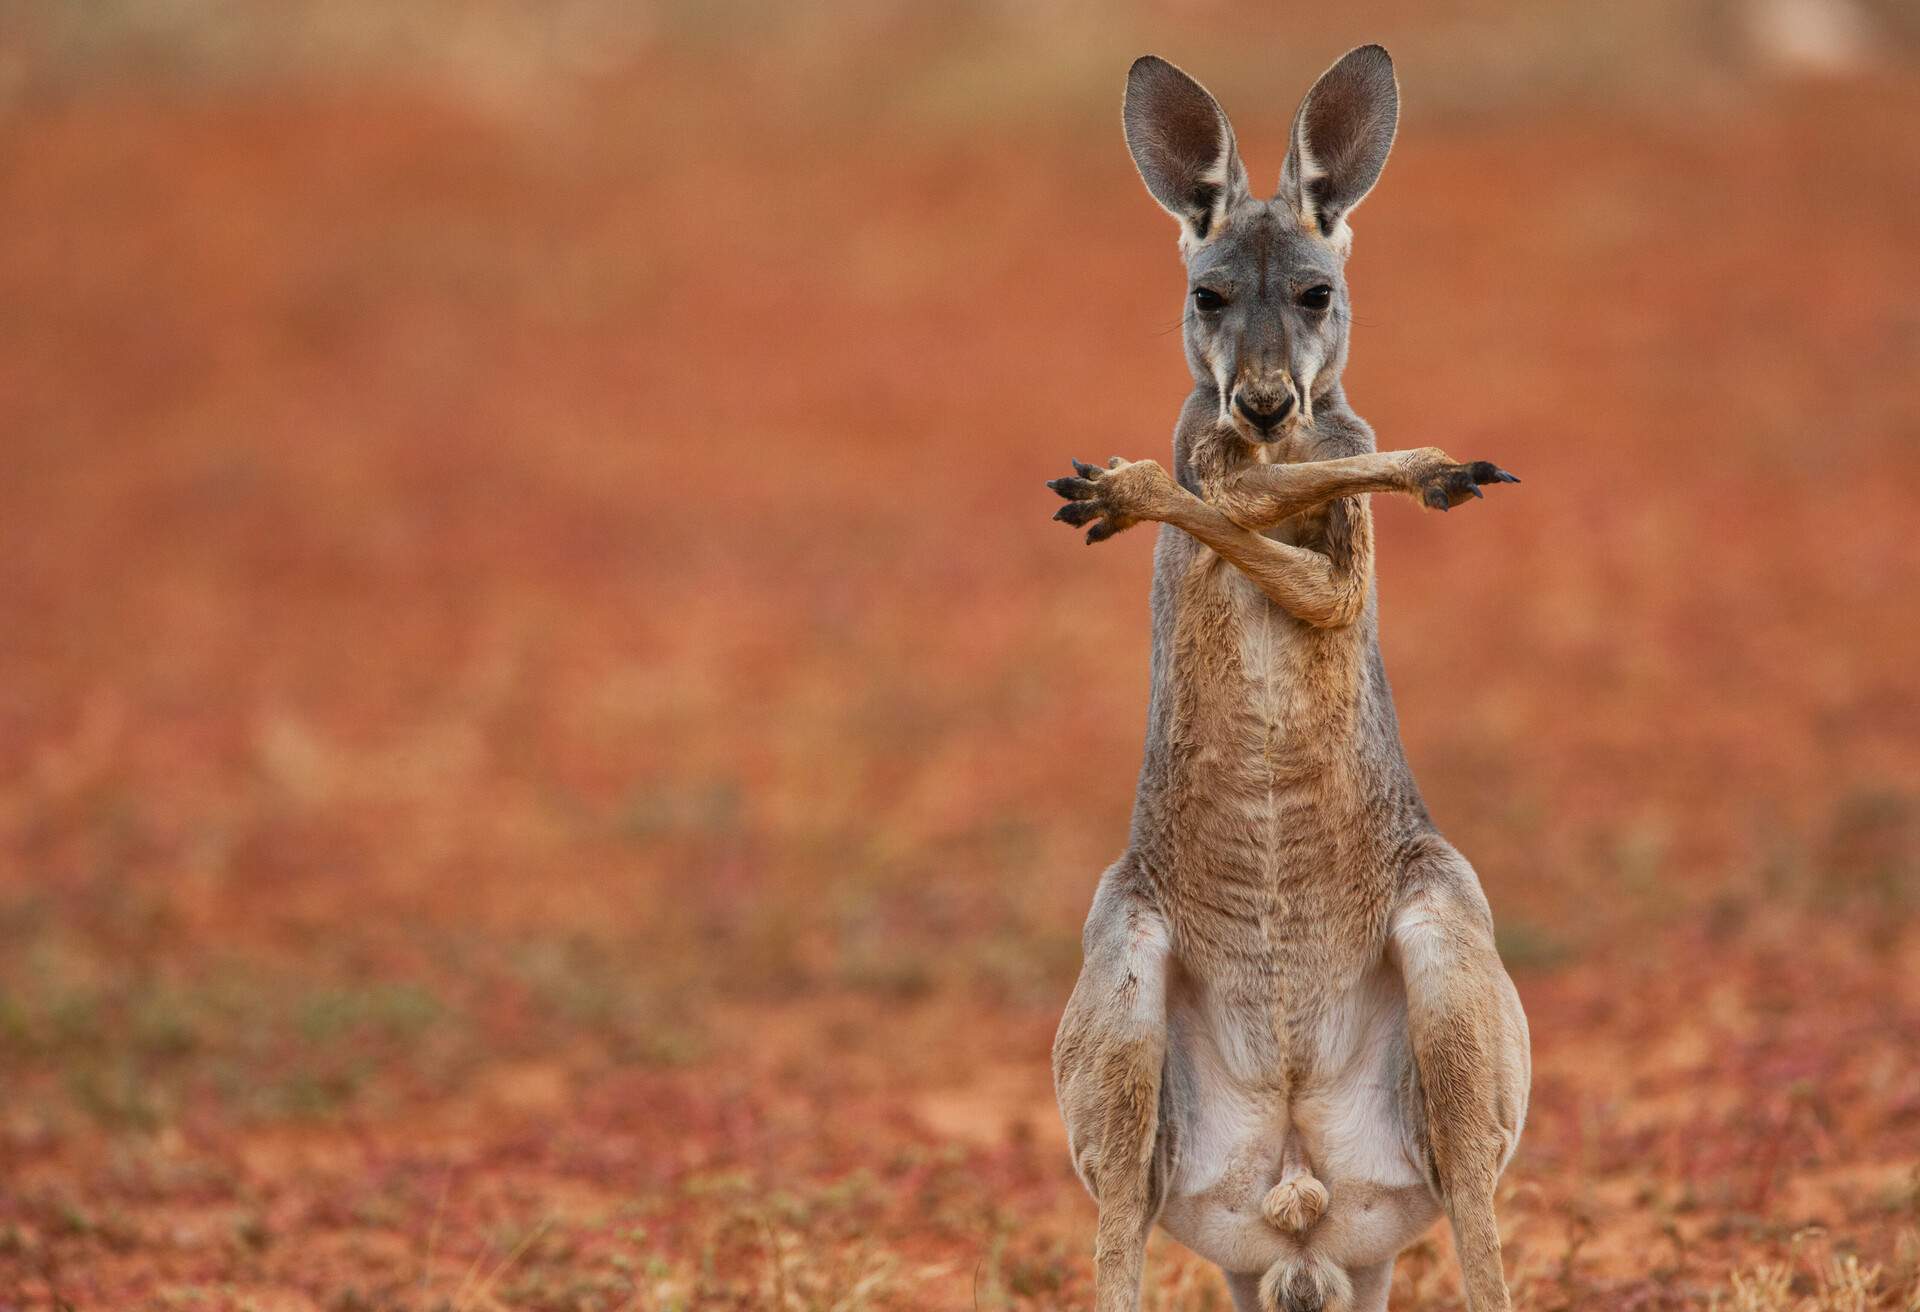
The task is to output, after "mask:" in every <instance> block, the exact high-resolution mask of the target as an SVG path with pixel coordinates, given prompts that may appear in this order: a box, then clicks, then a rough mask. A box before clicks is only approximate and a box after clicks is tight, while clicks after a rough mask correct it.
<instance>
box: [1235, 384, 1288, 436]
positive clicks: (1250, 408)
mask: <svg viewBox="0 0 1920 1312" xmlns="http://www.w3.org/2000/svg"><path fill="white" fill-rule="evenodd" d="M1233 404H1234V406H1235V407H1236V408H1237V409H1238V410H1239V411H1240V413H1241V414H1243V415H1245V416H1246V417H1247V421H1248V422H1249V423H1251V424H1252V425H1253V426H1254V427H1255V428H1257V429H1259V430H1260V431H1261V432H1263V433H1271V432H1272V431H1273V430H1274V427H1275V425H1277V424H1278V423H1279V422H1280V421H1281V420H1283V419H1285V418H1286V417H1287V416H1288V415H1290V414H1292V413H1293V393H1291V392H1282V393H1281V394H1280V396H1279V397H1278V399H1276V400H1272V401H1268V400H1265V399H1264V398H1262V400H1261V401H1259V402H1258V403H1255V402H1253V401H1252V400H1250V399H1249V398H1248V396H1247V394H1246V393H1245V392H1235V393H1234V394H1233ZM1261 405H1270V406H1272V407H1273V408H1272V409H1271V410H1262V409H1260V408H1259V407H1260V406H1261Z"/></svg>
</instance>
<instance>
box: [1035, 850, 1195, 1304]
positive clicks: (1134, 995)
mask: <svg viewBox="0 0 1920 1312" xmlns="http://www.w3.org/2000/svg"><path fill="white" fill-rule="evenodd" d="M1125 872H1126V867H1125V866H1124V865H1121V866H1115V867H1114V868H1113V869H1112V870H1110V871H1108V872H1107V876H1106V878H1104V879H1103V880H1102V881H1101V886H1100V892H1099V893H1098V894H1097V895H1096V896H1095V898H1094V902H1093V911H1092V914H1091V915H1089V916H1088V918H1087V928H1086V933H1085V935H1084V936H1083V945H1084V948H1085V962H1084V964H1083V965H1082V967H1081V970H1080V979H1079V982H1078V983H1077V984H1075V985H1074V990H1073V997H1072V998H1071V999H1070V1000H1069V1001H1068V1003H1067V1011H1066V1015H1064V1016H1063V1017H1062V1018H1061V1020H1060V1030H1059V1033H1058V1034H1057V1035H1056V1036H1055V1037H1054V1041H1053V1084H1054V1093H1055V1096H1056V1097H1057V1098H1058V1099H1059V1102H1060V1114H1061V1116H1062V1118H1063V1119H1064V1120H1065V1121H1066V1124H1067V1141H1068V1144H1069V1146H1070V1148H1071V1150H1072V1153H1073V1166H1074V1170H1075V1171H1076V1172H1077V1173H1078V1174H1079V1176H1080V1179H1081V1182H1082V1183H1083V1184H1085V1185H1086V1187H1087V1191H1088V1192H1089V1193H1091V1194H1092V1195H1093V1199H1094V1202H1095V1203H1097V1204H1098V1205H1099V1209H1100V1220H1099V1224H1098V1228H1097V1230H1096V1232H1095V1236H1094V1290H1095V1302H1094V1305H1095V1308H1096V1309H1097V1312H1133V1310H1134V1309H1135V1308H1137V1307H1138V1305H1139V1298H1140V1279H1141V1274H1142V1268H1143V1266H1144V1263H1145V1258H1146V1245H1147V1232H1148V1230H1149V1229H1150V1228H1151V1227H1152V1225H1153V1222H1154V1219H1155V1217H1156V1216H1157V1215H1158V1213H1159V1211H1160V1205H1161V1203H1162V1202H1164V1201H1165V1199H1166V1192H1167V1188H1166V1186H1167V1177H1168V1175H1169V1173H1170V1166H1171V1163H1170V1159H1171V1155H1172V1141H1171V1137H1170V1135H1171V1131H1170V1129H1169V1127H1168V1126H1167V1125H1166V1124H1165V1121H1166V1119H1167V1118H1166V1117H1165V1116H1164V1115H1163V1106H1162V1102H1163V1098H1164V1096H1165V1089H1164V1083H1163V1081H1162V1078H1161V1075H1162V1069H1163V1067H1164V1065H1165V1063H1166V1052H1167V971H1168V963H1169V959H1170V956H1171V948H1170V937H1169V934H1168V929H1167V924H1166V921H1165V919H1164V918H1162V917H1161V915H1160V913H1159V912H1158V910H1156V909H1155V908H1154V907H1153V906H1152V904H1151V903H1150V902H1148V901H1146V900H1145V899H1144V898H1143V897H1141V896H1140V895H1139V894H1138V893H1137V892H1134V891H1130V890H1128V889H1126V888H1124V887H1122V886H1121V884H1120V880H1121V879H1122V878H1124V875H1125Z"/></svg>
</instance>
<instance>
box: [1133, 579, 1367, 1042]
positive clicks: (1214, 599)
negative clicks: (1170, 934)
mask: <svg viewBox="0 0 1920 1312" xmlns="http://www.w3.org/2000/svg"><path fill="white" fill-rule="evenodd" d="M1180 585H1181V592H1180V594H1179V596H1178V598H1177V601H1178V606H1179V609H1178V612H1177V614H1176V615H1175V616H1174V617H1173V620H1174V622H1173V626H1172V641H1173V650H1172V651H1171V652H1170V653H1169V654H1170V656H1171V657H1172V660H1171V663H1170V665H1169V667H1168V669H1167V671H1166V680H1167V682H1166V685H1165V686H1164V688H1163V693H1164V694H1165V697H1166V709H1165V722H1164V724H1163V725H1162V726H1160V727H1161V729H1162V731H1163V733H1164V738H1165V741H1164V742H1163V743H1162V744H1161V745H1160V751H1161V759H1162V762H1163V768H1162V770H1161V771H1160V772H1159V773H1160V775H1161V789H1162V794H1163V795H1162V796H1161V797H1160V798H1159V799H1158V801H1159V803H1160V805H1159V806H1158V807H1157V808H1156V812H1157V814H1158V816H1159V817H1160V819H1161V826H1160V827H1161V829H1162V833H1161V834H1160V835H1159V837H1160V839H1161V842H1160V843H1159V844H1158V846H1159V848H1160V852H1161V857H1160V859H1159V860H1157V861H1155V862H1154V865H1155V866H1156V867H1157V869H1158V871H1159V876H1160V880H1161V883H1162V890H1161V891H1162V896H1163V900H1164V904H1165V907H1166V910H1167V912H1168V914H1169V917H1170V920H1171V921H1172V923H1173V925H1174V929H1175V936H1176V939H1177V940H1178V941H1179V943H1180V945H1181V948H1180V951H1181V956H1182V957H1183V959H1184V960H1185V962H1186V964H1187V967H1188V968H1189V969H1190V970H1192V971H1194V972H1195V973H1196V974H1197V975H1199V976H1201V977H1203V978H1205V979H1206V980H1207V981H1208V983H1209V985H1210V986H1211V987H1212V988H1214V989H1216V990H1218V993H1219V997H1220V1000H1221V1002H1222V1003H1223V1005H1224V1006H1226V1008H1227V1009H1228V1010H1229V1011H1230V1012H1237V1013H1240V1014H1244V1015H1246V1016H1247V1017H1248V1018H1249V1019H1251V1018H1253V1017H1256V1016H1257V1017H1260V1018H1262V1020H1261V1022H1260V1023H1259V1026H1258V1028H1259V1029H1261V1030H1262V1031H1269V1025H1271V1030H1270V1031H1269V1033H1270V1034H1271V1037H1270V1038H1268V1037H1266V1035H1262V1036H1261V1038H1260V1039H1258V1040H1257V1041H1256V1042H1257V1043H1258V1046H1260V1047H1262V1048H1264V1049H1266V1056H1267V1057H1268V1058H1269V1059H1270V1060H1272V1061H1273V1062H1274V1063H1275V1064H1276V1065H1285V1064H1287V1062H1286V1059H1285V1055H1284V1054H1285V1053H1286V1052H1287V1051H1288V1050H1289V1049H1292V1050H1294V1051H1295V1052H1296V1053H1297V1052H1298V1050H1299V1048H1300V1045H1299V1044H1298V1043H1297V1042H1289V1031H1297V1030H1301V1029H1303V1028H1306V1027H1310V1026H1312V1025H1313V1024H1315V1023H1316V1021H1317V1018H1318V1016H1319V1015H1320V1014H1321V1013H1322V1012H1324V1011H1325V1009H1326V1007H1327V1005H1329V1000H1330V999H1331V998H1333V997H1334V996H1335V995H1337V994H1338V993H1339V992H1340V991H1341V990H1342V989H1344V988H1345V987H1346V986H1347V984H1348V982H1349V981H1350V980H1351V979H1353V978H1354V976H1355V975H1356V974H1357V972H1359V971H1360V970H1361V969H1363V968H1364V967H1365V965H1366V962H1367V960H1368V958H1369V954H1368V952H1367V950H1366V949H1365V948H1364V947H1363V946H1358V945H1364V944H1366V943H1369V942H1371V941H1373V940H1374V939H1375V938H1377V934H1376V932H1375V931H1376V929H1377V928H1378V925H1379V923H1380V922H1381V921H1382V916H1383V913H1382V910H1381V908H1383V907H1384V905H1385V890H1384V888H1383V887H1381V884H1382V881H1383V878H1384V871H1383V870H1382V868H1381V863H1380V862H1378V861H1377V860H1375V859H1374V854H1373V852H1372V850H1371V849H1372V847H1373V842H1372V832H1373V830H1374V829H1376V828H1377V826H1374V825H1370V824H1369V823H1368V816H1367V814H1366V811H1367V806H1366V801H1365V799H1366V797H1367V795H1368V791H1369V790H1368V788H1367V786H1366V777H1367V776H1366V770H1365V754H1364V751H1363V750H1362V748H1363V744H1362V743H1361V742H1360V741H1359V737H1360V735H1359V732H1358V730H1359V726H1360V724H1361V692H1362V687H1361V676H1360V670H1361V662H1362V659H1363V655H1364V646H1363V642H1364V639H1363V637H1362V635H1361V634H1359V633H1357V632H1355V631H1354V630H1351V629H1348V630H1337V631H1327V630H1319V629H1314V628H1311V627H1309V626H1307V625H1304V624H1302V623H1300V622H1299V621H1297V620H1295V619H1293V618H1292V617H1291V616H1288V615H1287V614H1285V613H1284V612H1282V611H1281V610H1279V609H1278V608H1277V607H1275V606H1273V605H1272V603H1270V602H1269V601H1268V600H1267V599H1266V598H1265V597H1264V596H1263V595H1262V594H1261V593H1260V592H1259V591H1258V590H1257V589H1256V588H1255V587H1254V585H1253V584H1252V583H1250V582H1249V581H1248V580H1247V579H1246V578H1245V577H1243V576H1242V575H1241V574H1240V573H1239V572H1238V571H1237V570H1235V569H1233V568H1232V567H1231V566H1229V565H1227V564H1226V563H1225V562H1224V561H1221V560H1220V559H1219V558H1218V557H1215V556H1214V555H1213V554H1212V553H1211V552H1205V551H1197V552H1196V553H1195V555H1194V557H1193V559H1192V560H1191V561H1190V562H1189V564H1188V567H1187V569H1186V570H1185V571H1184V573H1183V575H1182V576H1181V577H1180Z"/></svg>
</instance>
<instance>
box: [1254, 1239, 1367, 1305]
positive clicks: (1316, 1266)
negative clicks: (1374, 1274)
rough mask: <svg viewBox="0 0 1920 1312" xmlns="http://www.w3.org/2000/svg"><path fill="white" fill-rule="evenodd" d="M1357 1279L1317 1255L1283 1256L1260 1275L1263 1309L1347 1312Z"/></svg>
mask: <svg viewBox="0 0 1920 1312" xmlns="http://www.w3.org/2000/svg"><path fill="white" fill-rule="evenodd" d="M1352 1304H1353V1282H1352V1281H1351V1280H1348V1279H1347V1273H1346V1272H1345V1271H1342V1270H1341V1269H1340V1268H1339V1267H1337V1266H1335V1265H1334V1264H1333V1263H1332V1262H1330V1261H1328V1260H1327V1259H1326V1258H1324V1257H1321V1256H1318V1255H1317V1254H1309V1253H1302V1254H1300V1255H1299V1256H1297V1257H1283V1258H1281V1259H1280V1260H1279V1261H1278V1262H1275V1263H1274V1264H1273V1265H1272V1266H1270V1267H1268V1268H1267V1274H1266V1275H1264V1276H1262V1277H1261V1278H1260V1312H1347V1309H1349V1308H1350V1307H1351V1306H1352Z"/></svg>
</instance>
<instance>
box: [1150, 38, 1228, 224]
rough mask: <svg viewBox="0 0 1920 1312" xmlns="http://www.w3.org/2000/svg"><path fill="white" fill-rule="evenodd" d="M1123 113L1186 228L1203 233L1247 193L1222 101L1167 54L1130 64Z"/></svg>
mask: <svg viewBox="0 0 1920 1312" xmlns="http://www.w3.org/2000/svg"><path fill="white" fill-rule="evenodd" d="M1123 117H1124V123H1125V126H1126V133H1127V150H1128V151H1129V152H1130V153H1131V154H1132V155H1133V162H1134V166H1135V167H1136V168H1138V169H1139V170H1140V178H1141V180H1142V181H1143V182H1145V183H1146V184H1147V190H1148V191H1149V192H1150V193H1152V195H1153V198H1154V199H1155V200H1157V201H1159V202H1160V204H1161V206H1162V207H1163V208H1164V209H1165V210H1166V211H1167V212H1168V213H1169V214H1172V215H1173V216H1174V218H1176V219H1178V220H1179V221H1180V223H1181V225H1182V229H1183V233H1184V235H1186V236H1188V237H1190V238H1191V240H1193V241H1205V240H1206V239H1207V237H1208V236H1209V235H1210V234H1211V233H1212V232H1213V231H1214V230H1215V229H1216V228H1217V227H1218V226H1219V223H1220V221H1221V219H1222V218H1223V217H1224V216H1225V215H1226V212H1227V210H1228V209H1229V208H1230V207H1231V206H1232V205H1233V204H1234V202H1236V201H1237V200H1239V199H1240V198H1242V197H1244V196H1245V195H1246V194H1247V170H1246V166H1245V165H1244V164H1242V163H1241V162H1240V151H1239V148H1238V147H1237V146H1236V145H1235V143H1234V137H1233V126H1232V124H1230V123H1228V122H1227V116H1226V114H1225V112H1223V111H1222V110H1221V108H1220V104H1219V102H1218V101H1216V100H1215V99H1214V98H1213V97H1212V96H1211V95H1209V94H1208V93H1207V89H1206V88H1205V87H1203V86H1201V85H1200V84H1199V83H1198V82H1196V81H1194V80H1193V79H1192V78H1191V77H1188V76H1187V75H1186V74H1185V73H1183V72H1181V71H1180V70H1179V69H1178V68H1175V67H1174V66H1173V65H1172V64H1170V63H1168V62H1167V61H1166V60H1164V59H1161V58H1160V57H1159V56H1157V55H1142V56H1141V57H1140V58H1139V59H1136V60H1134V61H1133V67H1132V68H1131V69H1129V70H1128V71H1127V99H1126V108H1125V112H1124V116H1123Z"/></svg>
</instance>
